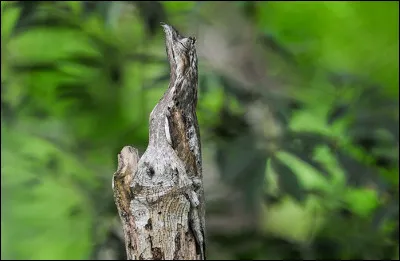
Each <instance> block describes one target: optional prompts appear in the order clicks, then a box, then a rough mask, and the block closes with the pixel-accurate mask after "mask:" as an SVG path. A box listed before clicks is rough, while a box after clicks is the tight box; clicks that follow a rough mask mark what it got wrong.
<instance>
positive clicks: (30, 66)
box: [11, 62, 58, 73]
mask: <svg viewBox="0 0 400 261" xmlns="http://www.w3.org/2000/svg"><path fill="white" fill-rule="evenodd" d="M11 69H12V70H13V71H14V72H15V73H32V72H42V71H48V72H52V71H57V70H58V66H57V63H56V62H37V63H34V62H32V63H25V64H22V63H21V64H13V65H12V66H11Z"/></svg>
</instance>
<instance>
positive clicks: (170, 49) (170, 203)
mask: <svg viewBox="0 0 400 261" xmlns="http://www.w3.org/2000/svg"><path fill="white" fill-rule="evenodd" d="M162 27H163V28H164V32H165V35H166V49H167V55H168V60H169V64H170V70H171V72H170V83H169V86H168V89H167V91H166V92H165V93H164V96H163V97H162V98H161V99H160V101H159V102H158V104H157V105H156V106H155V107H154V109H153V111H152V112H151V114H150V124H149V125H150V130H149V136H150V137H149V144H148V147H147V149H146V151H145V152H144V154H143V155H142V157H140V158H139V154H138V151H137V150H136V149H135V148H133V147H131V146H125V147H124V148H123V149H122V151H121V153H120V154H118V169H117V171H116V172H115V173H114V176H113V190H114V198H115V203H116V205H117V209H118V213H119V216H120V218H121V222H122V226H123V231H124V236H125V246H126V253H127V258H128V260H172V259H174V260H205V256H204V254H205V244H204V240H205V221H204V215H205V210H204V190H203V178H202V161H201V144H200V132H199V125H198V122H197V116H196V105H197V88H198V70H197V55H196V48H195V42H196V39H195V38H193V37H183V36H181V35H180V34H179V33H178V31H177V30H176V29H174V28H173V27H172V26H169V25H166V24H162Z"/></svg>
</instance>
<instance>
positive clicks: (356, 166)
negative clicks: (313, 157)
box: [336, 151, 388, 192]
mask: <svg viewBox="0 0 400 261" xmlns="http://www.w3.org/2000/svg"><path fill="white" fill-rule="evenodd" d="M336 158H337V160H338V161H339V163H340V165H341V166H342V168H343V170H344V171H345V172H346V178H347V182H348V184H349V185H351V186H355V187H364V186H367V187H376V189H377V190H378V191H380V192H385V191H386V190H387V189H388V184H387V183H386V181H384V180H383V178H382V177H381V175H379V173H378V171H377V170H375V169H373V168H372V167H367V166H366V165H364V164H363V163H361V162H358V161H357V160H355V159H353V158H351V157H350V156H348V155H346V154H344V153H343V152H340V151H336Z"/></svg>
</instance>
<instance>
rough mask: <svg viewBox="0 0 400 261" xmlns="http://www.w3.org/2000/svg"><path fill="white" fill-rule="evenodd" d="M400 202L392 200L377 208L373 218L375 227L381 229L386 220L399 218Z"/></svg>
mask: <svg viewBox="0 0 400 261" xmlns="http://www.w3.org/2000/svg"><path fill="white" fill-rule="evenodd" d="M398 217H399V202H398V201H397V202H391V203H389V204H383V205H381V206H380V207H378V209H377V210H375V213H374V214H373V219H372V226H373V227H374V228H375V229H381V228H382V225H383V224H384V222H385V221H386V220H398Z"/></svg>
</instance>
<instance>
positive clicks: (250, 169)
mask: <svg viewBox="0 0 400 261" xmlns="http://www.w3.org/2000/svg"><path fill="white" fill-rule="evenodd" d="M266 157H267V155H266V154H265V152H263V151H261V150H259V149H257V148H256V146H255V143H254V137H251V136H248V135H243V136H239V137H238V138H236V139H235V140H233V141H232V142H229V143H221V144H220V145H219V146H218V148H217V152H216V158H217V163H218V168H219V169H220V172H221V177H222V179H223V180H224V181H226V182H228V183H230V184H233V185H235V186H236V187H237V188H239V189H241V190H242V191H243V192H244V193H245V195H246V196H247V200H248V202H249V206H250V205H252V204H254V203H255V202H256V200H257V199H259V198H260V196H262V194H263V188H264V184H265V175H264V174H265V164H266V160H265V159H266ZM252 206H254V205H252Z"/></svg>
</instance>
